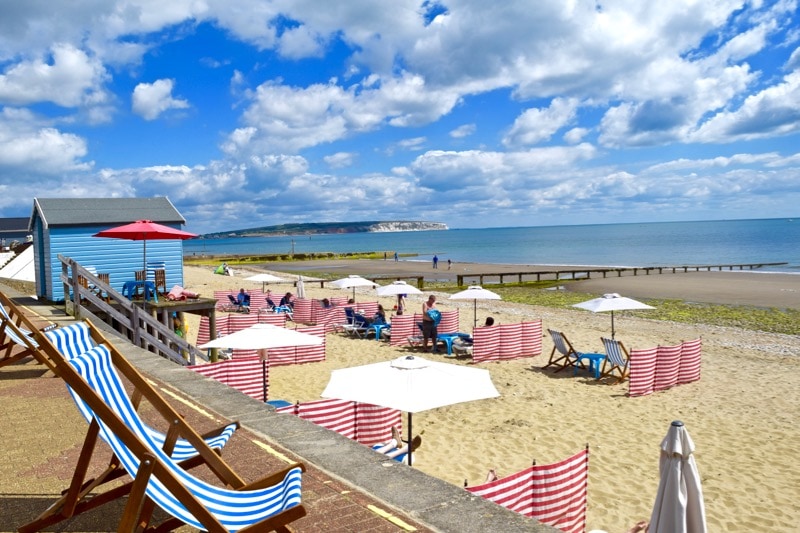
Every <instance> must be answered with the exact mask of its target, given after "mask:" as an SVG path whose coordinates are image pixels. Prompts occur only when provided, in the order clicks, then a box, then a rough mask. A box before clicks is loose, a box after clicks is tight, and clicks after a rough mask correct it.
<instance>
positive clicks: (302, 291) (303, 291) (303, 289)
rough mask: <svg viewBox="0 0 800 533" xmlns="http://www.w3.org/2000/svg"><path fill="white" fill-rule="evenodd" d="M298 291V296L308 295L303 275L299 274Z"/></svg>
mask: <svg viewBox="0 0 800 533" xmlns="http://www.w3.org/2000/svg"><path fill="white" fill-rule="evenodd" d="M296 287H297V288H296V292H297V297H298V298H305V297H306V284H305V282H304V281H303V276H297V285H296Z"/></svg>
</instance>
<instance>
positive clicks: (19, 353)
mask: <svg viewBox="0 0 800 533" xmlns="http://www.w3.org/2000/svg"><path fill="white" fill-rule="evenodd" d="M22 316H23V315H22V314H21V313H20V311H19V310H18V309H17V307H16V306H15V305H14V303H13V302H12V301H11V300H10V299H9V298H8V297H7V296H6V295H5V294H3V293H0V367H3V366H6V365H8V364H11V363H14V362H17V361H20V360H22V359H24V358H25V357H28V356H29V355H32V356H33V357H34V358H35V359H36V360H37V361H38V362H39V363H41V364H43V365H45V366H47V367H48V368H49V369H50V370H53V371H55V366H54V365H53V363H52V362H51V361H50V360H49V359H47V357H44V356H43V355H42V354H41V353H40V352H39V350H38V348H39V345H38V343H37V342H36V340H35V339H34V338H33V336H32V335H33V334H32V333H31V330H29V329H26V328H24V327H23V326H22V325H21V324H22V318H21V317H22Z"/></svg>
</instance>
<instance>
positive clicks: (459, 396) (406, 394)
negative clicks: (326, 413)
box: [322, 355, 500, 464]
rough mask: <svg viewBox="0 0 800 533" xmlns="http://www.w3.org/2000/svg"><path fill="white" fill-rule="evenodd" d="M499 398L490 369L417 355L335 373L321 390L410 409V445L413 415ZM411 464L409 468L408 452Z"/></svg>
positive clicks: (329, 395)
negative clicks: (431, 359)
mask: <svg viewBox="0 0 800 533" xmlns="http://www.w3.org/2000/svg"><path fill="white" fill-rule="evenodd" d="M498 396H500V393H498V392H497V389H496V388H495V386H494V384H493V383H492V378H491V375H490V374H489V371H488V370H485V369H483V368H474V367H467V366H461V365H454V364H449V363H440V362H438V361H429V360H427V359H423V358H422V357H415V356H413V355H408V356H404V357H399V358H397V359H393V360H391V361H383V362H381V363H373V364H369V365H363V366H356V367H351V368H342V369H340V370H334V371H333V372H331V379H330V381H329V382H328V385H327V387H325V390H324V391H322V397H323V398H336V399H339V400H349V401H351V402H364V403H369V404H372V405H380V406H381V407H389V408H391V409H399V410H400V411H406V412H407V413H408V441H409V442H411V440H412V439H413V431H412V429H411V415H412V414H413V413H418V412H420V411H427V410H428V409H435V408H437V407H443V406H445V405H453V404H456V403H462V402H471V401H474V400H483V399H486V398H496V397H498ZM408 464H411V451H410V450H409V452H408Z"/></svg>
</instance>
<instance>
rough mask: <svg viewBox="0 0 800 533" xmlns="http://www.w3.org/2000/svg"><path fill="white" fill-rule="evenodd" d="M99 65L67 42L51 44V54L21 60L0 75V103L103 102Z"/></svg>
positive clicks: (103, 75)
mask: <svg viewBox="0 0 800 533" xmlns="http://www.w3.org/2000/svg"><path fill="white" fill-rule="evenodd" d="M106 77H107V75H106V71H105V69H104V67H103V65H102V64H101V63H100V62H99V61H97V60H95V59H91V58H89V56H88V55H87V54H86V53H85V52H83V51H82V50H79V49H77V48H75V47H74V46H72V45H69V44H58V45H55V46H53V48H52V55H51V57H49V58H47V59H45V58H43V57H37V58H36V59H32V60H28V61H22V62H19V63H17V64H15V65H12V66H10V67H9V68H7V69H6V70H5V72H4V73H3V74H2V75H0V103H5V104H12V105H27V104H33V103H39V102H52V103H54V104H56V105H59V106H62V107H78V106H81V105H83V104H87V103H89V104H91V103H92V102H93V101H95V102H96V101H98V100H99V101H101V102H102V101H105V97H104V96H103V95H102V91H103V89H102V87H101V84H102V83H103V82H104V81H105V80H106Z"/></svg>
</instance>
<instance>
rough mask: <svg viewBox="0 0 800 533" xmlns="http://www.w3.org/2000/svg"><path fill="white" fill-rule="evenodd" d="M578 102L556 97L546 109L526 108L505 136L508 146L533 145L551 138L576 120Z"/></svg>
mask: <svg viewBox="0 0 800 533" xmlns="http://www.w3.org/2000/svg"><path fill="white" fill-rule="evenodd" d="M577 105H578V102H577V101H576V100H574V99H564V98H555V99H553V101H552V102H551V103H550V107H548V108H546V109H535V108H534V109H526V110H525V112H523V113H522V115H520V116H519V117H517V119H516V120H515V121H514V125H513V126H511V129H510V130H509V132H508V134H507V135H506V136H505V137H504V138H503V144H504V145H506V146H532V145H535V144H538V143H540V142H542V141H547V140H549V139H550V138H551V137H552V136H553V135H554V134H555V133H556V132H557V131H558V130H560V129H561V128H563V127H565V126H568V125H570V124H571V123H572V122H573V121H574V120H575V110H576V108H577Z"/></svg>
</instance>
